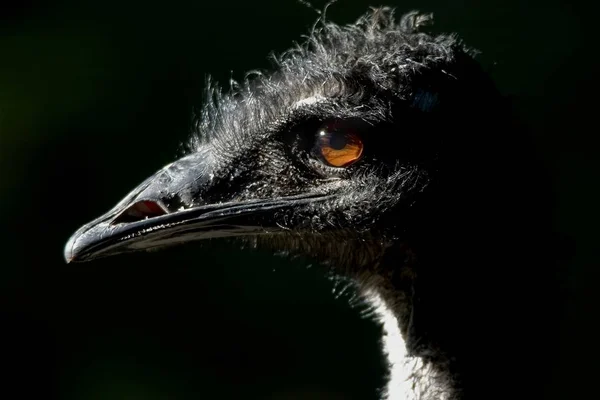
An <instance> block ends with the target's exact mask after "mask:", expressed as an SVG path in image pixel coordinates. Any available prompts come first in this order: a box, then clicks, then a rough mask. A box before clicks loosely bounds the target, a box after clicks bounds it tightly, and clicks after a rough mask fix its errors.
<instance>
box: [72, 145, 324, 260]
mask: <svg viewBox="0 0 600 400" xmlns="http://www.w3.org/2000/svg"><path fill="white" fill-rule="evenodd" d="M216 164H217V163H216V162H215V160H214V158H213V157H212V155H211V154H210V152H208V151H199V152H197V153H194V154H193V155H190V156H187V157H184V158H182V159H179V160H177V161H175V162H174V163H172V164H170V165H167V166H166V167H164V168H163V169H162V170H160V171H158V172H157V173H156V174H155V175H153V176H151V177H150V178H148V179H147V180H146V181H144V182H143V183H142V184H141V185H140V186H138V187H137V188H136V189H134V190H133V191H132V192H131V193H129V194H128V195H127V196H126V197H125V198H124V199H123V200H121V201H120V202H119V203H118V204H117V205H116V206H115V207H114V208H113V209H112V210H110V211H109V212H107V213H106V214H104V215H103V216H101V217H100V218H98V219H96V220H94V221H92V222H90V223H88V224H86V225H84V226H83V227H81V228H80V229H79V230H77V232H75V233H74V234H73V235H72V236H71V238H70V239H69V240H68V242H67V244H66V245H65V250H64V256H65V259H66V261H67V262H68V263H69V262H80V261H90V260H93V259H96V258H101V257H106V256H111V255H115V254H120V253H125V252H132V251H139V250H148V249H153V248H157V247H165V246H171V245H175V244H178V243H184V242H189V241H192V240H202V239H209V238H217V237H232V236H242V235H256V234H270V233H275V232H277V231H281V230H282V228H281V227H279V226H278V225H277V224H276V223H275V222H274V214H275V213H279V212H284V211H285V210H288V209H290V208H292V207H297V206H299V205H303V204H307V203H311V202H315V201H320V200H324V199H326V198H327V197H328V196H322V195H318V196H315V195H298V196H292V197H281V198H273V199H252V200H238V201H236V200H232V201H226V202H218V203H212V204H210V203H207V202H206V201H204V200H203V199H205V198H207V197H215V196H214V194H215V183H213V181H216V179H215V178H214V177H215V175H216V174H215V171H216V170H217V168H218V167H217V166H216ZM211 193H212V196H210V194H211ZM217 194H218V195H219V198H234V196H233V195H231V194H229V197H228V196H227V195H228V194H227V193H217Z"/></svg>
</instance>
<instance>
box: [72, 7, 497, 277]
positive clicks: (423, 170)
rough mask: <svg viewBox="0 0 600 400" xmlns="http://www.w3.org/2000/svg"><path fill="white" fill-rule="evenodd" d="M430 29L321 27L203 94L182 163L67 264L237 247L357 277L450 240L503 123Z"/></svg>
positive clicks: (387, 17)
mask: <svg viewBox="0 0 600 400" xmlns="http://www.w3.org/2000/svg"><path fill="white" fill-rule="evenodd" d="M428 19H429V17H428V16H423V15H421V14H418V13H416V12H413V13H409V14H407V15H405V16H404V17H403V18H402V19H401V20H400V22H399V23H397V22H395V21H394V19H393V13H392V11H391V10H389V9H379V10H375V11H373V12H371V13H369V14H367V15H365V16H363V17H361V18H360V19H359V20H358V21H357V22H356V23H355V24H352V25H349V26H338V25H335V24H332V23H323V24H322V26H321V27H320V28H318V29H315V30H314V32H313V33H312V34H311V36H310V37H309V39H308V40H307V42H306V43H305V44H303V45H301V46H297V47H295V48H293V49H291V50H289V51H288V52H286V53H285V54H283V55H282V56H281V57H280V58H278V59H276V60H275V72H273V73H272V74H260V73H254V74H253V75H251V76H248V78H247V79H246V80H245V81H244V82H243V84H236V83H234V84H233V85H232V89H231V91H230V92H229V93H227V94H222V93H221V92H220V91H219V90H218V89H215V88H214V87H212V88H209V91H208V96H207V104H205V106H204V108H203V110H202V112H201V115H200V116H199V119H198V123H197V132H196V133H195V135H194V137H193V139H192V140H191V142H190V150H189V153H188V154H187V155H186V156H185V157H183V158H181V159H179V160H177V161H175V162H173V163H172V164H170V165H167V166H166V167H164V168H163V169H161V170H160V171H158V172H157V173H156V174H155V175H153V176H151V177H150V178H148V179H147V180H146V181H144V182H143V183H142V184H141V185H140V186H138V187H137V188H136V189H134V190H133V191H132V192H131V193H130V194H129V195H127V196H126V197H125V198H124V199H123V200H122V201H121V202H120V203H118V204H117V205H116V206H115V207H114V208H113V209H112V210H110V211H109V212H108V213H106V214H105V215H103V216H101V217H100V218H98V219H96V220H94V221H92V222H91V223H89V224H87V225H85V226H83V227H82V228H81V229H79V230H78V231H77V232H76V233H75V234H74V235H73V236H72V237H71V239H70V240H69V241H68V243H67V245H66V248H65V258H66V259H67V260H68V261H87V260H92V259H94V258H98V257H103V256H108V255H114V254H118V253H122V252H128V251H137V250H145V249H151V248H156V247H160V246H168V245H172V244H176V243H180V242H187V241H192V240H199V239H206V238H215V237H238V236H239V237H245V238H246V239H248V238H250V239H251V240H253V241H260V242H266V243H268V244H270V245H271V246H273V247H278V248H282V249H288V250H295V249H298V250H302V251H305V252H309V253H311V254H321V253H323V254H325V255H326V258H330V259H332V258H333V259H335V258H337V261H338V264H344V265H348V266H356V265H357V264H362V265H365V264H367V263H369V262H370V261H372V260H374V259H377V258H378V257H379V256H380V255H381V254H382V252H383V250H384V249H385V248H386V247H389V246H390V243H394V242H395V241H398V240H400V241H402V242H403V243H410V242H414V243H415V244H414V245H417V244H418V243H417V242H418V241H419V240H420V239H422V238H423V236H428V237H438V238H439V237H441V236H443V235H445V234H450V229H448V226H445V225H444V224H445V221H446V222H447V221H448V220H450V219H454V218H453V217H452V216H454V215H456V214H457V213H461V212H463V211H464V208H465V207H464V205H462V204H463V203H464V202H465V199H466V198H467V196H471V197H470V198H469V200H468V203H469V204H470V206H471V207H472V208H471V214H473V213H474V212H476V210H477V209H478V208H479V207H480V204H481V203H480V202H479V199H481V198H485V197H486V196H487V195H489V191H487V190H486V187H487V186H489V185H488V184H487V182H488V181H489V180H490V179H491V180H493V172H492V170H493V169H494V168H496V169H497V167H494V166H493V163H492V162H490V159H494V160H495V156H496V155H498V154H500V153H501V146H500V145H494V146H490V143H494V142H497V139H498V136H497V135H495V133H498V132H499V131H501V129H502V126H504V125H505V123H504V122H503V120H502V118H501V117H499V115H500V114H501V112H499V111H498V110H499V107H500V97H499V96H498V94H497V92H496V90H495V89H494V87H493V85H492V84H491V82H490V81H489V79H488V78H487V76H486V75H485V74H484V73H483V72H482V70H481V69H480V67H479V66H478V65H477V63H476V62H475V61H474V60H473V58H472V56H471V54H470V52H469V51H468V50H467V49H465V48H464V47H463V46H462V45H461V44H460V42H459V41H458V40H457V39H456V38H455V37H454V36H451V35H450V36H445V35H441V36H430V35H427V34H425V33H420V32H419V28H420V27H421V25H423V24H424V23H425V22H427V21H428ZM473 148H475V149H474V150H473ZM488 167H490V168H488ZM484 175H485V176H486V178H485V179H483V178H482V177H483V176H484ZM490 177H491V178H490ZM474 186H476V187H477V190H476V191H474V190H473V187H474ZM472 196H475V198H473V197H472ZM461 210H462V211H461ZM463 217H464V218H462V219H463V223H464V220H467V219H470V218H467V216H466V215H463ZM349 244H350V245H349Z"/></svg>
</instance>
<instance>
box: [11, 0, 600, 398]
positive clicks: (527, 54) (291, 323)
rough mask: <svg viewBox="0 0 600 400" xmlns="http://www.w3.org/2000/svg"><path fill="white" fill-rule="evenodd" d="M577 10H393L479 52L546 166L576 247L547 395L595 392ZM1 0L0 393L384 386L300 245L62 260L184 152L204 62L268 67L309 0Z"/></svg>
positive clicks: (394, 0) (589, 179)
mask: <svg viewBox="0 0 600 400" xmlns="http://www.w3.org/2000/svg"><path fill="white" fill-rule="evenodd" d="M314 3H315V5H317V6H318V7H320V6H322V3H321V2H318V1H315V2H314ZM579 3H580V4H579V5H577V3H574V2H566V1H564V2H561V1H557V0H548V1H545V2H542V1H533V2H527V3H525V2H519V1H516V0H510V1H507V0H504V1H500V0H492V1H487V2H485V3H483V2H477V1H466V0H463V1H439V0H422V1H412V0H411V1H398V0H390V1H388V2H386V3H384V4H386V5H390V6H394V7H396V8H397V11H398V13H403V12H405V11H409V10H411V9H419V10H422V11H432V12H434V14H435V16H436V26H435V29H436V30H438V31H446V32H447V31H455V32H457V33H459V34H460V36H461V37H462V38H463V39H465V41H466V42H467V43H468V44H469V45H471V46H472V47H475V48H478V49H480V50H481V51H482V54H481V56H480V60H481V62H482V63H483V64H484V65H485V66H486V68H488V69H490V71H492V73H493V75H494V78H495V79H496V81H497V83H498V85H499V87H500V88H501V90H502V91H503V92H504V93H506V94H510V95H512V96H513V98H514V101H515V104H516V105H517V107H518V108H519V110H520V112H521V114H522V115H523V118H524V119H525V121H526V122H527V123H528V124H529V125H530V126H531V127H532V131H533V133H534V134H535V137H536V143H537V145H538V148H539V149H540V151H541V152H542V154H543V158H544V160H545V161H546V162H547V164H548V167H549V168H550V169H551V171H552V174H553V179H554V181H553V182H554V192H555V194H556V207H555V216H554V226H555V230H556V231H557V232H559V233H561V234H562V235H564V236H567V237H569V238H571V239H572V242H573V243H574V248H573V249H571V250H569V251H567V254H569V255H570V256H569V258H568V263H567V264H566V265H565V267H564V268H562V269H561V270H560V272H559V275H558V276H557V277H556V279H557V282H558V283H559V284H558V285H557V287H558V289H557V293H556V295H557V296H560V297H561V298H562V299H564V301H563V302H562V304H563V307H562V308H561V309H557V310H556V329H557V330H559V331H560V332H561V338H562V340H561V342H560V343H557V344H556V347H555V348H552V349H548V351H551V352H554V353H556V374H555V376H552V377H548V388H547V389H550V392H552V393H554V395H555V397H552V398H556V399H559V398H576V397H582V396H583V395H584V394H585V393H586V391H587V390H588V388H590V387H591V386H592V384H593V379H594V378H595V374H594V373H593V371H594V368H591V366H592V361H591V360H593V357H592V355H591V352H593V351H594V350H595V349H596V347H597V346H596V345H594V344H593V343H594V342H595V338H596V336H595V334H594V333H593V332H592V329H591V328H592V326H593V323H594V321H593V320H594V319H595V318H594V317H596V316H597V314H598V313H597V311H596V304H598V295H597V294H596V292H597V290H596V286H597V285H596V282H598V278H599V276H600V274H599V272H598V268H597V266H598V265H599V263H598V261H599V257H598V254H597V248H598V246H597V239H598V236H599V235H598V234H597V233H596V232H597V229H598V228H597V227H598V226H599V222H600V218H599V213H598V211H597V208H598V204H599V200H600V195H599V192H598V182H599V179H598V178H599V175H600V174H599V171H600V169H599V168H598V167H599V165H598V164H599V161H598V151H597V147H596V146H595V141H594V139H595V138H594V136H595V134H593V132H595V131H597V126H596V125H597V123H596V120H597V110H596V108H597V93H598V91H597V85H596V79H595V74H596V70H597V67H598V62H597V60H595V59H594V56H595V54H594V53H595V52H596V49H597V45H596V39H595V37H594V36H593V31H594V26H595V25H594V24H595V23H596V22H595V17H594V15H595V14H594V10H591V9H590V8H589V6H585V7H584V5H583V4H584V2H583V1H581V2H579ZM370 5H373V6H375V5H380V4H377V3H370V2H368V1H350V0H346V1H341V2H339V3H338V4H336V5H334V6H332V7H331V8H330V10H329V13H328V15H329V18H331V19H333V20H335V21H338V22H340V23H349V22H352V21H354V20H355V19H356V18H357V17H358V16H359V15H360V14H362V13H363V12H365V11H366V10H367V7H368V6H370ZM1 7H2V8H0V234H1V241H0V246H1V247H0V249H1V250H2V256H1V257H0V263H1V266H0V330H1V333H0V339H1V342H0V363H1V364H2V367H3V368H2V370H3V371H4V372H2V373H1V374H0V380H2V381H4V382H3V383H2V385H0V387H1V388H2V389H1V390H2V391H6V393H10V392H12V391H13V390H15V392H14V393H15V394H13V395H11V396H10V397H8V396H4V395H3V394H2V393H1V392H0V396H1V397H3V398H11V399H17V398H19V399H20V398H23V399H25V398H30V397H33V398H38V397H39V398H57V399H64V400H70V399H173V398H177V399H192V398H194V399H196V398H207V399H216V398H218V399H229V398H244V399H250V398H257V399H375V398H377V389H378V388H379V387H381V386H382V384H383V382H384V380H383V375H384V372H385V370H384V368H383V361H382V356H381V354H380V350H379V342H378V341H379V334H380V331H379V327H378V326H377V325H376V324H374V323H373V322H371V321H370V320H368V319H365V318H362V317H361V314H360V311H361V309H360V307H350V306H349V305H348V299H349V298H350V296H351V292H349V293H346V294H343V295H340V296H335V295H332V291H333V290H334V289H335V288H334V284H333V282H331V281H330V280H329V279H327V277H326V276H325V274H324V272H323V270H321V269H320V268H318V267H317V266H314V267H312V268H307V265H310V260H293V261H289V260H286V259H280V258H276V257H273V256H272V255H271V254H270V253H265V252H261V251H255V252H249V251H241V250H240V249H238V248H237V247H235V246H230V245H227V244H224V243H218V242H215V243H209V244H203V245H199V244H194V245H189V246H183V247H179V248H176V249H171V250H167V251H162V252H159V253H151V254H136V255H132V256H123V257H117V258H112V259H108V260H102V261H98V262H94V263H90V264H85V265H73V266H71V265H69V266H67V265H65V264H64V261H63V258H62V249H63V245H64V243H65V241H66V240H67V238H68V237H69V236H70V234H71V233H72V232H73V231H74V230H75V229H76V228H77V227H79V226H80V225H81V224H83V223H85V222H87V221H89V220H91V219H92V218H95V217H96V216H98V215H100V214H101V213H103V212H104V211H106V210H107V209H108V208H110V207H112V206H113V204H114V203H115V202H116V201H118V200H119V199H120V198H121V197H122V196H123V195H125V194H126V193H127V192H128V191H129V190H130V189H131V188H133V187H134V186H135V185H137V184H138V183H139V182H140V181H141V180H142V179H144V178H145V177H146V176H148V175H149V174H151V173H153V172H154V171H155V170H157V169H159V168H160V167H161V166H163V165H164V164H166V163H168V162H169V161H171V160H173V159H174V158H176V157H177V156H178V155H180V154H181V146H180V144H181V143H182V142H184V141H185V140H186V138H187V136H188V133H189V131H190V123H191V115H192V112H193V110H194V108H197V107H199V106H200V105H201V102H202V93H203V87H204V85H205V81H206V77H207V76H208V75H209V74H210V75H211V76H212V77H213V78H214V79H215V80H217V81H219V82H222V83H224V84H227V82H228V80H229V78H230V77H231V76H233V77H234V78H237V79H241V78H242V77H243V73H244V72H245V71H248V70H251V69H257V68H261V69H263V68H264V69H266V68H269V66H270V63H269V61H268V58H267V55H268V54H269V53H270V52H271V51H275V52H281V51H284V50H285V49H286V48H288V47H289V46H290V44H291V43H292V42H293V41H294V40H301V35H302V34H304V33H306V32H307V31H308V29H309V28H310V26H311V25H312V22H313V21H314V19H315V17H316V16H315V14H314V12H313V11H311V10H309V9H307V8H306V7H304V6H302V5H300V4H298V3H297V2H296V1H293V0H277V1H276V0H271V1H237V0H236V1H233V0H230V1H213V2H202V1H171V2H153V1H143V2H142V1H129V2H125V1H114V0H106V1H102V2H75V1H63V2H36V1H33V0H31V1H23V2H20V3H18V4H12V6H11V7H9V6H7V5H3V6H1ZM482 134H485V132H483V133H482ZM515 145H519V144H518V143H515ZM557 252H561V250H560V249H557ZM549 270H550V269H549ZM490 345H493V344H490ZM523 362H526V357H525V361H523ZM574 366H577V367H576V368H574ZM499 379H500V380H501V379H502V378H501V377H499ZM505 379H507V381H506V383H507V384H510V372H509V371H507V377H506V378H505ZM516 398H518V395H516Z"/></svg>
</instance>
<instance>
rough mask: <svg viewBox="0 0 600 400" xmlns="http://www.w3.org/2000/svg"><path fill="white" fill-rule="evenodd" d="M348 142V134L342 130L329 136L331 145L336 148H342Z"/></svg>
mask: <svg viewBox="0 0 600 400" xmlns="http://www.w3.org/2000/svg"><path fill="white" fill-rule="evenodd" d="M347 144H348V140H347V138H346V135H344V134H343V133H340V132H333V133H332V134H331V136H330V138H329V146H330V147H331V148H332V149H335V150H342V149H343V148H344V147H346V145H347Z"/></svg>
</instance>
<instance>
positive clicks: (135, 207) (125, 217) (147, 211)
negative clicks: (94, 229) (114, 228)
mask: <svg viewBox="0 0 600 400" xmlns="http://www.w3.org/2000/svg"><path fill="white" fill-rule="evenodd" d="M165 214H167V211H166V210H165V208H164V207H163V206H162V205H160V204H159V203H157V202H156V201H152V200H142V201H138V202H135V203H134V204H132V205H130V206H129V207H127V208H126V209H125V210H124V211H123V212H122V213H121V214H119V215H118V216H117V217H116V218H115V219H114V220H113V221H112V222H111V225H116V224H123V223H129V222H137V221H142V220H144V219H148V218H154V217H160V216H161V215H165Z"/></svg>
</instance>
